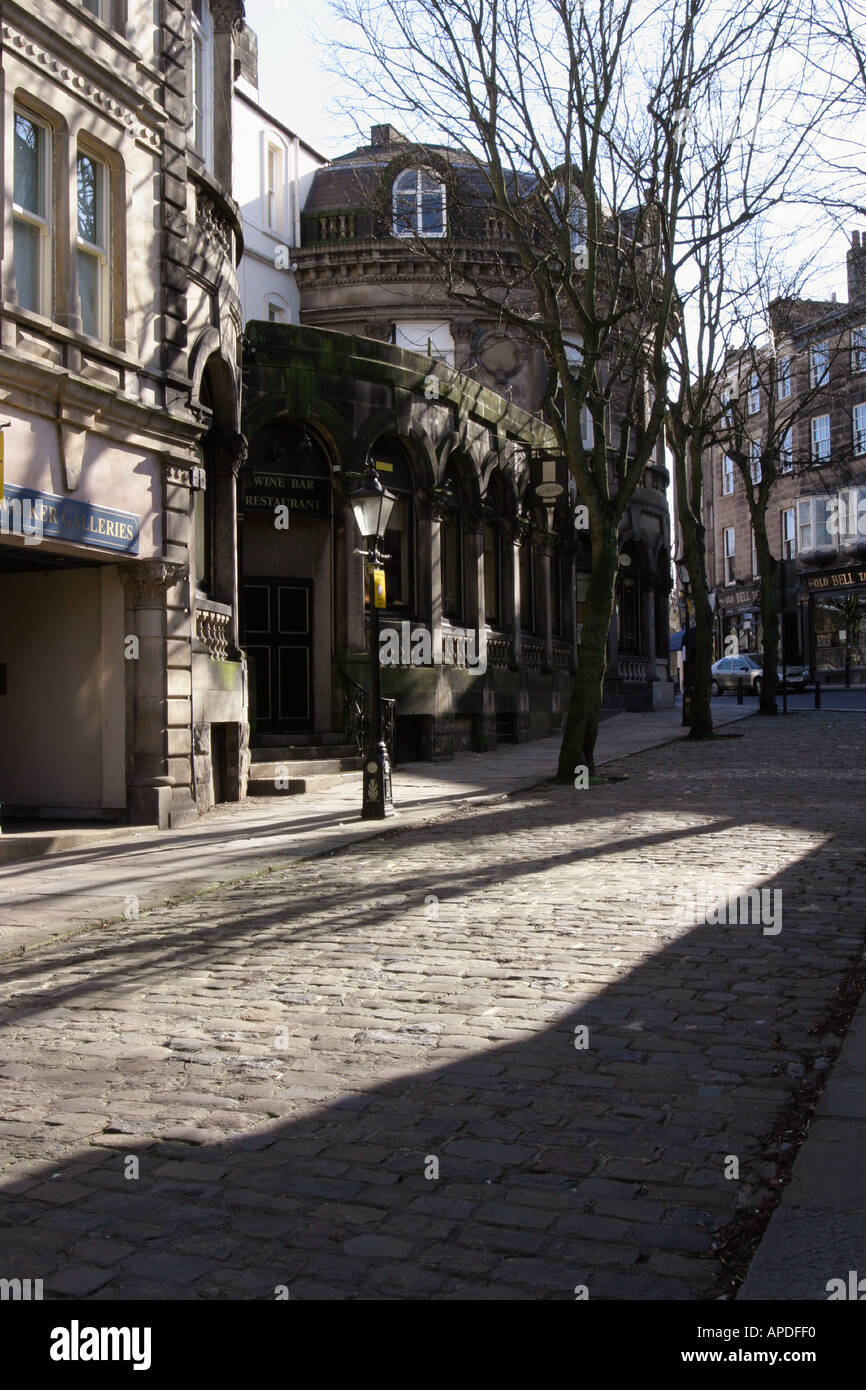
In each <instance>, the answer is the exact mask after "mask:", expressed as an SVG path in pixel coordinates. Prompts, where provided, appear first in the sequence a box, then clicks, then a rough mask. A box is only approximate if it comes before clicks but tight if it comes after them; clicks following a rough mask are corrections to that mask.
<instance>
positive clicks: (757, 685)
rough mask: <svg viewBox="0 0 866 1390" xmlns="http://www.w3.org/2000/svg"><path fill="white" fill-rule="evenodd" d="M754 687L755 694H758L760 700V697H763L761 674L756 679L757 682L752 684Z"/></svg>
mask: <svg viewBox="0 0 866 1390" xmlns="http://www.w3.org/2000/svg"><path fill="white" fill-rule="evenodd" d="M752 689H753V690H754V692H755V694H756V695H757V697H758V699H759V700H760V698H761V678H760V676H759V677H758V679H757V680H756V681H755V684H754V685H753V686H752Z"/></svg>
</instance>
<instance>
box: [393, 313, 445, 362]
mask: <svg viewBox="0 0 866 1390" xmlns="http://www.w3.org/2000/svg"><path fill="white" fill-rule="evenodd" d="M392 336H393V339H394V346H395V347H399V348H405V350H406V351H407V352H418V353H420V354H421V356H422V357H435V358H436V359H437V361H439V362H444V363H445V365H446V367H453V366H454V338H453V337H452V334H451V325H450V324H448V323H442V322H441V321H436V320H434V319H417V320H416V321H415V322H414V323H413V322H403V323H395V324H394V331H393V335H392Z"/></svg>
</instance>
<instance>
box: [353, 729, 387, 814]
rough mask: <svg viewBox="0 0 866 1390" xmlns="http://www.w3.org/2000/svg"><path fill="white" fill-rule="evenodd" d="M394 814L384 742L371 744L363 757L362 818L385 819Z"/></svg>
mask: <svg viewBox="0 0 866 1390" xmlns="http://www.w3.org/2000/svg"><path fill="white" fill-rule="evenodd" d="M393 814H394V801H393V797H392V795H391V760H390V758H389V757H388V749H387V748H386V747H385V744H384V743H378V744H373V746H372V747H371V748H370V749H368V751H367V754H366V756H365V758H364V804H363V806H362V807H361V819H362V820H385V818H386V817H387V816H393Z"/></svg>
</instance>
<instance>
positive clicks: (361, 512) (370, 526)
mask: <svg viewBox="0 0 866 1390" xmlns="http://www.w3.org/2000/svg"><path fill="white" fill-rule="evenodd" d="M349 501H350V503H351V505H352V513H353V515H354V517H355V523H356V525H357V527H358V530H359V531H360V533H361V535H362V536H363V537H364V539H365V540H366V541H367V542H368V543H371V544H372V543H374V542H375V541H377V540H378V539H379V538H380V537H381V536H384V534H385V532H386V531H387V529H388V522H389V521H390V519H391V511H392V509H393V506H394V503H395V502H396V501H397V498H396V497H395V496H394V495H393V493H390V492H386V490H385V488H384V487H383V486H382V480H381V478H380V477H379V474H378V473H377V472H376V468H375V465H374V464H373V463H369V464H368V466H367V472H366V475H365V477H364V481H363V483H362V484H361V486H360V487H357V488H355V490H354V491H353V492H351V493H350V494H349Z"/></svg>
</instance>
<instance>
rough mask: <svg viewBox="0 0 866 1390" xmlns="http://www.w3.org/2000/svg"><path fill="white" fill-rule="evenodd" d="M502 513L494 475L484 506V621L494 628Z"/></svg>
mask: <svg viewBox="0 0 866 1390" xmlns="http://www.w3.org/2000/svg"><path fill="white" fill-rule="evenodd" d="M502 515H503V509H502V492H501V490H500V486H499V482H498V479H497V478H496V477H495V475H494V477H492V478H491V479H490V482H489V484H488V486H487V501H486V503H485V507H484V621H485V622H486V623H487V624H488V625H489V626H490V627H494V628H497V627H499V626H500V624H501V622H502V537H501V533H500V529H499V525H500V517H501V516H502Z"/></svg>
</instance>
